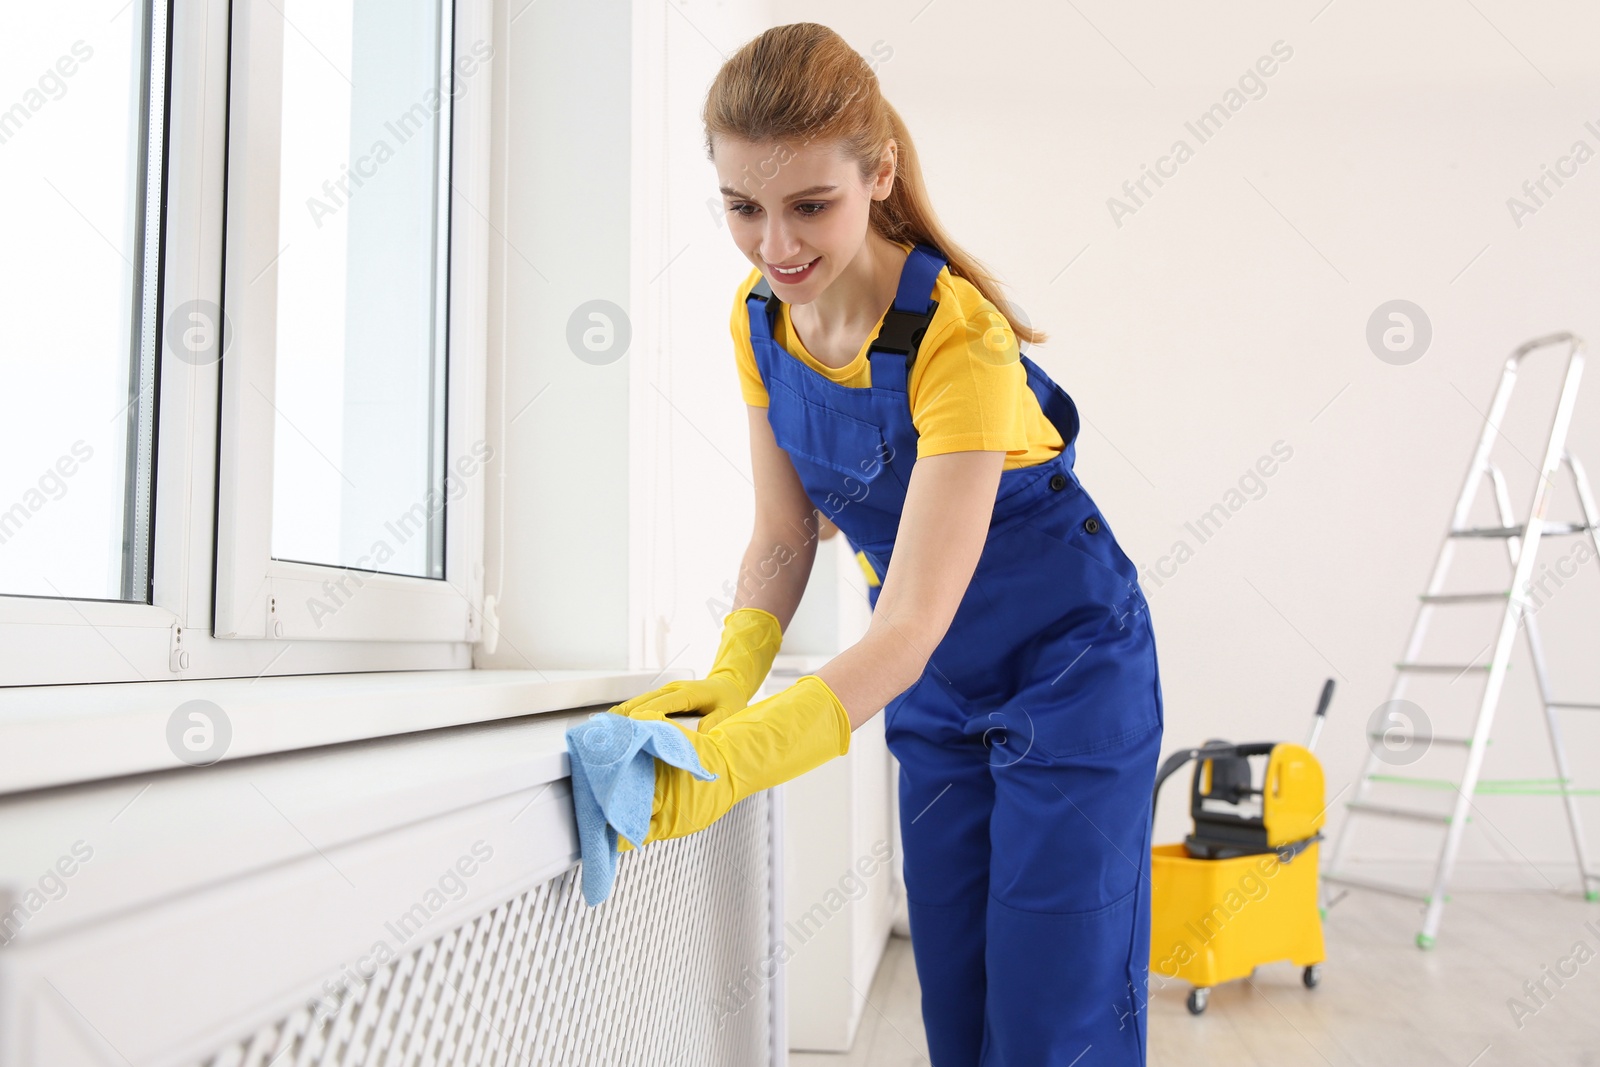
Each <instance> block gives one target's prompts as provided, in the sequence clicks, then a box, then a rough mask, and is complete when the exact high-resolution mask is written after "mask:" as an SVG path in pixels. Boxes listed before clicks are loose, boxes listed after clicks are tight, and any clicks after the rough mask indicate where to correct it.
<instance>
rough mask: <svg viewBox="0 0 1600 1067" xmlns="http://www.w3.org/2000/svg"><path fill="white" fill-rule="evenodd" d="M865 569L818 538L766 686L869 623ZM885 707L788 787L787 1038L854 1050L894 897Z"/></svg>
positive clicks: (780, 682)
mask: <svg viewBox="0 0 1600 1067" xmlns="http://www.w3.org/2000/svg"><path fill="white" fill-rule="evenodd" d="M870 618H871V611H870V609H869V607H868V602H867V599H866V586H865V578H864V575H863V574H862V572H861V570H860V568H859V566H858V565H857V563H856V562H855V558H854V555H853V553H851V551H850V548H849V545H848V543H847V542H846V541H845V539H844V538H843V537H833V538H831V539H829V540H827V541H824V542H822V544H821V545H819V546H818V551H817V561H816V565H815V567H814V569H813V571H812V576H811V581H810V583H809V585H808V587H807V590H806V594H805V597H804V599H803V600H802V601H801V606H800V610H799V611H798V612H797V613H796V615H795V619H794V621H793V622H792V623H791V625H790V627H789V629H788V631H787V632H786V634H785V639H784V647H783V652H782V654H781V655H780V656H779V657H778V660H777V662H776V663H775V664H774V665H773V669H772V674H771V675H770V676H769V677H768V679H767V683H766V685H765V686H764V687H763V690H762V695H769V694H771V693H775V692H777V691H778V690H780V689H783V688H784V687H786V686H788V685H790V684H792V683H793V682H794V680H795V679H796V678H798V677H799V676H800V675H802V674H806V673H808V672H811V671H814V670H816V669H817V668H819V667H821V666H822V665H823V664H824V663H826V662H827V661H828V660H829V659H831V658H832V657H833V656H834V655H836V654H837V653H838V652H839V651H840V650H842V649H843V648H845V647H848V646H849V645H851V644H853V643H854V642H855V641H856V640H857V639H858V638H859V637H860V636H861V634H862V633H864V632H865V631H866V627H867V623H868V621H869V620H870ZM890 768H891V761H890V757H889V753H888V749H887V748H886V747H885V745H884V734H883V716H882V715H881V714H880V715H878V716H876V717H875V718H873V719H872V720H871V721H870V722H868V723H867V724H866V725H865V726H862V727H861V728H860V729H858V730H857V731H856V732H855V734H854V736H853V737H852V738H851V741H850V752H849V754H848V755H846V756H844V757H843V758H841V759H836V760H832V761H830V762H828V763H826V764H824V765H823V766H821V767H818V768H817V769H816V770H814V771H812V772H811V773H809V774H807V775H804V776H803V777H801V778H798V779H796V780H795V781H793V782H790V783H788V784H787V785H785V786H783V787H782V788H783V801H782V810H783V825H784V830H783V841H784V845H783V868H784V879H783V920H784V922H783V931H782V944H781V946H780V952H781V954H782V957H783V958H785V959H786V961H787V962H786V963H785V971H786V980H787V988H788V996H787V1009H788V1029H789V1047H790V1048H792V1049H796V1050H800V1049H804V1050H821V1051H835V1052H844V1051H848V1050H849V1048H850V1044H851V1041H852V1040H853V1039H854V1037H855V1032H856V1026H857V1025H858V1024H859V1023H860V1021H861V1013H862V1011H863V1009H864V1007H865V1004H866V995H867V991H868V990H869V989H870V988H871V986H872V978H873V975H874V974H875V973H876V971H877V968H878V963H879V961H880V959H881V958H882V956H883V950H884V945H885V943H886V942H887V940H888V937H889V929H890V924H891V922H892V918H893V912H894V906H895V890H894V884H895V879H896V876H895V870H894V864H895V861H896V857H897V853H898V852H899V834H898V831H897V829H896V827H895V824H894V822H893V821H892V816H891V810H890V789H891V787H892V784H893V779H892V777H891V774H890Z"/></svg>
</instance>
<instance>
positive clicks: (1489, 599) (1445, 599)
mask: <svg viewBox="0 0 1600 1067" xmlns="http://www.w3.org/2000/svg"><path fill="white" fill-rule="evenodd" d="M1510 595H1511V592H1510V590H1506V591H1504V592H1499V593H1423V594H1422V595H1421V596H1420V597H1418V598H1417V599H1419V600H1421V601H1422V602H1423V603H1424V604H1486V603H1493V602H1496V601H1504V600H1505V599H1506V598H1507V597H1509V596H1510Z"/></svg>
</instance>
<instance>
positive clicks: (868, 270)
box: [790, 229, 907, 338]
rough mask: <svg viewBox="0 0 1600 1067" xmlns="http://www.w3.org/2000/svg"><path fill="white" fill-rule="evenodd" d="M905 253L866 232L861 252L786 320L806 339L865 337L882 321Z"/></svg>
mask: <svg viewBox="0 0 1600 1067" xmlns="http://www.w3.org/2000/svg"><path fill="white" fill-rule="evenodd" d="M906 255H907V253H906V250H905V249H904V248H902V247H901V246H900V245H897V244H895V243H894V242H893V241H890V240H888V239H887V238H885V237H881V236H879V234H878V232H877V231H876V230H872V229H869V230H867V239H866V241H865V242H863V243H862V246H861V251H859V252H857V253H856V256H855V258H854V259H852V260H851V261H850V263H849V264H848V265H847V266H846V267H845V269H844V270H843V271H841V272H840V273H839V276H838V277H837V278H835V279H834V280H833V284H831V285H829V286H828V287H827V288H826V289H824V290H823V291H822V292H821V293H820V294H818V296H817V298H816V299H815V300H813V301H811V302H810V303H809V304H801V305H796V306H792V307H791V308H790V319H791V321H793V320H794V318H795V316H796V315H797V314H798V315H799V316H801V319H800V321H799V322H797V323H796V326H797V327H798V328H802V329H803V330H804V331H805V333H806V334H807V335H818V336H826V337H851V336H858V335H859V336H861V337H863V338H864V337H865V336H866V335H867V333H868V332H869V331H871V329H872V328H873V327H874V326H876V325H877V323H878V320H879V319H880V318H882V317H883V313H884V310H885V309H886V308H888V306H889V305H890V303H892V302H893V300H894V294H895V290H896V289H897V288H898V287H899V285H900V270H901V268H902V267H903V266H904V265H905V261H906Z"/></svg>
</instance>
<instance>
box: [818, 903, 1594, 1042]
mask: <svg viewBox="0 0 1600 1067" xmlns="http://www.w3.org/2000/svg"><path fill="white" fill-rule="evenodd" d="M1418 918H1419V909H1418V907H1417V906H1416V905H1414V904H1411V903H1409V902H1407V901H1404V900H1399V899H1394V898H1388V897H1380V896H1376V895H1373V894H1370V893H1361V894H1352V895H1351V896H1349V897H1347V898H1346V899H1345V900H1344V901H1342V902H1341V903H1340V904H1339V905H1338V906H1337V907H1336V908H1334V909H1333V911H1332V912H1331V913H1330V914H1329V916H1328V920H1327V924H1326V927H1325V932H1326V937H1327V946H1328V962H1327V963H1326V964H1325V965H1324V967H1323V975H1322V983H1321V985H1320V986H1319V987H1318V988H1317V989H1316V990H1308V989H1306V988H1304V987H1303V986H1302V985H1301V983H1300V973H1299V971H1298V970H1296V969H1294V968H1292V967H1290V966H1289V965H1288V964H1272V965H1269V966H1266V967H1262V968H1261V969H1260V970H1259V971H1258V972H1257V973H1256V975H1255V977H1254V978H1252V979H1250V980H1247V981H1241V982H1235V983H1232V984H1230V985H1226V986H1222V987H1219V988H1217V989H1215V990H1213V991H1212V994H1211V1002H1210V1005H1209V1007H1208V1008H1207V1009H1206V1012H1205V1014H1204V1015H1201V1016H1198V1017H1195V1016H1191V1015H1190V1014H1189V1013H1188V1011H1187V1010H1186V1008H1185V1007H1184V999H1185V997H1186V996H1187V995H1188V990H1187V988H1186V987H1182V986H1180V984H1179V983H1176V982H1171V983H1167V984H1166V985H1165V986H1164V987H1156V988H1154V989H1153V990H1152V993H1151V996H1150V1020H1149V1035H1150V1060H1149V1062H1150V1067H1208V1065H1216V1067H1292V1065H1298V1064H1310V1065H1318V1067H1324V1065H1326V1067H1346V1065H1356V1064H1360V1065H1363V1067H1368V1065H1375V1064H1394V1065H1396V1067H1402V1065H1403V1067H1435V1065H1437V1067H1502V1065H1507V1067H1509V1065H1517V1067H1533V1065H1539V1064H1560V1065H1562V1067H1584V1065H1592V1067H1600V904H1592V903H1586V902H1585V901H1583V900H1582V899H1580V898H1578V897H1577V896H1576V895H1572V894H1569V895H1562V896H1557V895H1555V894H1553V893H1482V892H1480V893H1466V892H1463V893H1458V894H1456V895H1455V896H1454V899H1453V901H1452V903H1451V905H1450V907H1449V908H1448V909H1447V910H1446V912H1445V919H1444V927H1443V929H1442V931H1441V933H1440V937H1439V943H1438V946H1437V947H1436V948H1434V949H1432V950H1431V951H1428V952H1423V951H1422V950H1420V949H1418V948H1416V947H1415V946H1414V944H1413V942H1412V937H1413V935H1414V934H1415V932H1416V929H1417V925H1418ZM1546 968H1548V970H1547V969H1546ZM1568 976H1570V977H1568ZM1558 978H1559V984H1558ZM1541 980H1542V981H1543V983H1544V988H1545V990H1546V991H1547V992H1541V993H1539V997H1540V999H1541V1000H1542V1001H1543V1003H1541V1002H1540V1000H1535V999H1533V998H1532V997H1531V996H1530V995H1529V994H1528V992H1527V991H1525V990H1524V988H1523V983H1524V982H1533V983H1537V982H1539V981H1541ZM918 997H919V993H918V987H917V975H916V970H915V968H914V967H913V965H912V959H911V945H910V942H908V941H904V940H901V939H900V938H893V939H891V940H890V942H889V949H888V952H887V953H886V954H885V955H884V959H883V964H882V966H881V967H879V969H878V975H877V978H876V980H875V981H874V982H873V985H872V991H871V993H870V994H869V996H868V1006H867V1008H866V1011H865V1012H864V1013H863V1018H862V1023H861V1028H860V1030H859V1031H858V1033H857V1036H856V1043H855V1047H854V1048H853V1049H852V1050H851V1052H850V1053H848V1054H843V1055H830V1054H822V1053H794V1054H792V1055H791V1056H790V1059H789V1063H790V1064H791V1067H910V1065H912V1064H924V1065H926V1064H927V1063H928V1062H929V1061H928V1052H927V1041H926V1040H925V1038H924V1036H923V1032H922V1017H921V1012H920V1010H919V1007H918ZM1509 1001H1517V1002H1520V1003H1521V1004H1523V1005H1524V1006H1525V1007H1526V1008H1527V1011H1525V1012H1522V1013H1519V1015H1518V1016H1515V1017H1514V1015H1513V1012H1512V1009H1511V1007H1510V1005H1509V1004H1508V1002H1509ZM1535 1009H1537V1010H1535ZM1519 1022H1520V1026H1519ZM1094 1062H1095V1061H1094V1058H1093V1054H1092V1053H1091V1054H1090V1056H1088V1057H1086V1058H1085V1059H1084V1061H1083V1062H1082V1063H1081V1064H1079V1065H1078V1067H1093V1063H1094Z"/></svg>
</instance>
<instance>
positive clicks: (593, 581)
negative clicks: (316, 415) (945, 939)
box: [455, 0, 632, 668]
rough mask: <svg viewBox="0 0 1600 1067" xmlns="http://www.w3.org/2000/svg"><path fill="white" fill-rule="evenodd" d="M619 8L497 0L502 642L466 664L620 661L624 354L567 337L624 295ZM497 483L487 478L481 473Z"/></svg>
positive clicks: (625, 113)
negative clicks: (600, 306) (602, 351)
mask: <svg viewBox="0 0 1600 1067" xmlns="http://www.w3.org/2000/svg"><path fill="white" fill-rule="evenodd" d="M629 20H630V13H629V10H628V6H627V5H626V4H615V3H607V4H592V3H583V2H581V0H538V2H536V3H535V2H530V0H499V2H497V3H496V4H495V27H496V31H495V60H494V80H495V99H496V114H495V120H494V130H495V135H494V136H495V142H496V143H495V167H494V188H493V194H492V203H489V204H467V205H463V204H462V203H461V201H460V200H459V199H458V200H457V201H456V203H455V210H457V211H469V212H471V211H481V212H483V213H484V214H486V215H487V216H488V217H489V219H490V223H491V225H492V227H493V233H494V240H493V242H492V246H491V247H492V251H491V259H492V263H491V272H490V283H491V292H492V294H493V295H492V297H491V301H490V310H489V318H490V337H489V352H490V356H489V362H490V373H489V420H488V440H489V443H490V444H491V445H492V446H493V447H494V448H495V449H496V450H497V452H498V453H499V459H498V461H497V462H495V463H492V464H490V466H489V471H490V475H491V492H490V499H489V507H488V511H487V524H488V536H487V548H486V559H487V562H486V572H487V581H486V585H485V588H486V591H487V592H489V593H494V592H495V591H496V590H497V588H499V589H501V591H502V597H501V602H500V606H499V616H500V633H501V636H500V643H499V647H498V648H497V649H496V650H495V652H494V653H493V654H492V655H483V654H482V653H480V654H479V656H478V657H477V661H476V662H477V665H478V666H480V667H518V668H526V667H602V666H619V665H622V664H624V663H625V662H626V661H627V659H628V650H627V644H626V640H627V614H628V520H629V507H628V447H629V421H628V374H629V358H630V357H628V356H623V357H622V358H620V359H617V360H615V361H614V362H610V363H605V364H598V365H597V364H594V363H590V362H585V361H584V360H582V359H579V358H578V357H577V355H576V354H575V353H574V351H573V350H572V348H570V347H569V345H568V342H567V325H568V320H569V318H570V317H571V316H572V314H573V312H574V311H575V310H576V309H577V308H578V307H579V306H580V305H582V304H584V303H585V302H587V301H590V300H596V299H601V300H609V301H611V302H612V303H613V304H616V305H619V306H621V307H623V308H626V307H627V305H628V302H629V297H628V279H629V271H630V263H629V259H630V253H629V242H630V238H631V232H632V231H631V228H630V224H631V214H630V199H629V189H630V182H631V171H630V166H629V161H630V145H629V136H628V128H629V122H630V119H629V109H630V107H631V95H630V92H631V90H630V72H631V68H632V56H631V53H630V49H629V41H630V30H629ZM497 477H499V478H503V481H500V482H498V483H497V482H496V480H495V479H496V478H497Z"/></svg>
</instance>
